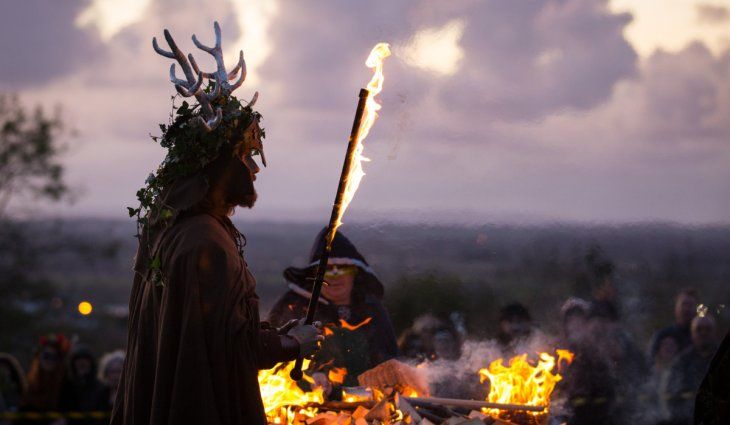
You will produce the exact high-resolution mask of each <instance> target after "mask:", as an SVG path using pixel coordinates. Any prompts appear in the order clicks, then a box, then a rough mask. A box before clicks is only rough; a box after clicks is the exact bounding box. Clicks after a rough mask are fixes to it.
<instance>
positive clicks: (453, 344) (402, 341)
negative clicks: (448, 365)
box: [398, 314, 462, 361]
mask: <svg viewBox="0 0 730 425" xmlns="http://www.w3.org/2000/svg"><path fill="white" fill-rule="evenodd" d="M461 343H462V341H461V336H460V335H459V332H458V331H457V329H456V327H455V325H454V324H453V323H452V322H451V321H449V320H443V319H440V318H438V317H436V316H434V315H432V314H424V315H422V316H419V317H418V318H416V320H415V321H414V322H413V326H411V327H410V328H408V329H406V330H405V331H404V332H403V333H402V334H401V336H400V338H398V348H399V349H400V352H401V353H402V355H403V356H404V357H407V358H410V359H416V360H418V361H423V360H437V359H444V360H456V359H458V358H459V355H460V354H461Z"/></svg>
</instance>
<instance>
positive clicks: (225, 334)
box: [111, 22, 323, 425]
mask: <svg viewBox="0 0 730 425" xmlns="http://www.w3.org/2000/svg"><path fill="white" fill-rule="evenodd" d="M215 36H216V43H215V47H207V46H205V45H203V44H202V43H200V42H199V41H198V39H197V38H196V37H195V36H193V42H194V43H195V45H196V46H197V47H198V48H200V49H201V50H203V51H205V52H207V53H209V54H211V55H212V56H213V57H214V58H215V61H216V64H217V69H216V71H215V72H210V73H207V72H203V71H201V70H200V69H199V68H198V65H197V63H196V62H195V60H194V59H193V56H192V55H188V56H187V58H186V57H185V55H184V54H183V53H182V52H181V51H180V49H179V48H178V46H177V45H176V43H175V41H174V40H173V38H172V36H171V35H170V33H169V32H168V31H167V30H165V39H166V40H167V44H168V45H169V47H170V51H167V50H163V49H162V48H160V47H159V45H158V44H157V40H156V39H153V42H152V43H153V47H154V49H155V51H156V52H157V53H159V54H160V55H162V56H164V57H167V58H170V59H174V60H175V61H177V63H178V64H179V65H180V67H181V68H182V71H183V73H184V75H185V79H180V78H178V77H177V76H176V74H175V64H174V63H173V64H172V65H171V67H170V79H171V80H172V82H173V84H174V85H175V89H176V90H177V92H178V93H179V94H180V95H181V96H183V97H193V96H194V97H195V99H196V100H197V104H193V105H190V104H188V103H187V102H182V104H181V105H179V106H177V107H175V113H174V115H173V117H172V118H171V122H170V123H169V124H168V125H161V126H160V128H161V130H162V136H161V137H157V138H154V139H155V141H158V142H159V143H160V144H161V146H163V147H165V148H167V149H168V152H167V156H166V158H165V160H164V161H163V163H162V164H161V165H160V167H159V168H158V169H157V171H156V172H155V173H153V174H151V175H150V176H149V177H148V178H147V180H146V186H145V187H143V188H142V189H140V190H139V191H138V192H137V198H138V199H139V201H140V205H139V207H137V208H129V213H130V216H135V217H136V218H137V221H138V236H139V248H138V251H137V257H136V260H135V266H134V270H135V277H134V286H133V288H132V293H131V297H130V303H129V308H130V311H129V325H128V326H129V335H128V344H127V353H126V361H125V364H124V369H123V372H122V378H121V381H120V385H119V390H118V393H117V399H116V402H115V407H114V412H113V414H112V421H111V423H112V424H113V425H132V424H134V425H141V424H155V425H162V424H175V425H180V424H196V425H197V424H225V425H229V424H230V425H238V424H263V423H265V416H264V409H263V406H262V403H261V395H260V392H259V386H258V380H257V375H258V370H259V369H261V368H268V367H272V366H274V365H275V364H276V363H277V362H280V361H286V360H292V359H294V358H296V357H297V356H304V357H306V356H309V355H311V354H312V353H313V352H314V351H316V350H317V348H318V346H319V343H320V342H321V340H322V338H323V337H322V336H321V335H320V332H319V330H318V329H317V327H316V326H312V325H304V324H303V322H290V323H288V324H287V325H286V326H285V327H283V328H280V329H274V328H271V327H270V326H268V325H267V324H266V323H264V322H260V321H259V310H258V296H257V295H256V291H255V285H256V283H255V280H254V278H253V276H252V275H251V273H250V272H249V271H248V267H247V265H246V262H245V261H244V259H243V247H244V244H245V238H244V237H243V235H242V234H241V233H239V232H238V230H237V229H236V228H235V226H234V225H233V223H232V222H231V221H230V219H229V216H230V214H231V213H232V212H233V210H234V208H235V207H236V206H243V207H248V208H250V207H252V206H253V205H254V203H255V201H256V191H255V189H254V185H253V182H254V180H255V179H256V173H257V172H258V171H259V167H258V165H257V164H256V161H255V160H254V156H257V155H260V156H261V162H262V163H263V164H264V165H266V160H265V158H264V155H263V146H262V143H261V139H262V137H263V136H264V134H263V130H261V128H260V127H259V121H260V119H261V115H260V114H259V113H258V112H255V111H253V109H252V107H253V104H254V102H255V100H256V97H257V94H256V95H254V98H253V100H252V101H251V102H249V103H242V102H241V101H239V100H238V99H237V98H236V97H235V96H233V95H232V94H231V92H232V91H233V90H235V89H236V88H238V87H239V86H240V85H241V84H242V83H243V81H244V80H245V78H246V63H245V62H244V59H243V52H241V53H240V55H239V60H238V64H237V65H236V67H235V68H234V69H233V70H231V71H230V72H228V71H226V68H225V65H224V62H223V54H222V50H221V30H220V26H219V25H218V23H217V22H216V23H215ZM206 80H207V84H205V82H206ZM229 81H235V83H233V84H231V83H229Z"/></svg>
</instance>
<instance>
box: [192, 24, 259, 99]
mask: <svg viewBox="0 0 730 425" xmlns="http://www.w3.org/2000/svg"><path fill="white" fill-rule="evenodd" d="M213 29H214V30H215V47H208V46H206V45H204V44H203V43H201V42H200V41H198V37H196V36H195V35H193V43H195V46H196V47H197V48H198V49H200V50H202V51H204V52H207V53H209V54H211V55H212V56H213V58H215V63H216V66H217V68H216V71H215V72H203V75H205V76H206V77H207V78H209V79H211V80H213V81H215V82H216V88H217V87H218V86H220V87H221V90H222V91H223V93H224V95H226V96H228V95H230V94H231V92H233V90H235V89H237V88H239V87H241V84H243V82H244V81H245V80H246V61H245V60H244V59H243V50H241V51H240V52H239V54H238V63H237V64H236V66H235V67H234V68H233V69H232V70H231V71H230V72H226V66H225V64H224V62H223V50H222V49H221V26H220V25H219V24H218V22H217V21H216V22H214V23H213ZM188 57H189V58H190V63H191V64H192V65H193V69H194V70H195V72H201V71H200V69H199V68H198V64H197V63H196V62H195V59H193V56H192V55H188ZM239 71H240V74H239ZM236 76H238V80H237V81H236V82H235V83H233V84H229V83H228V81H229V80H233V79H235V78H236Z"/></svg>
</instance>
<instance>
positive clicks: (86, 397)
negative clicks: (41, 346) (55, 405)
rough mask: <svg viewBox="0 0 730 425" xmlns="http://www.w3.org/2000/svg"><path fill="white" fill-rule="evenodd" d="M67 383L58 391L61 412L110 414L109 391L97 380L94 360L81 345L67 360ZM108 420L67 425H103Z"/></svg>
mask: <svg viewBox="0 0 730 425" xmlns="http://www.w3.org/2000/svg"><path fill="white" fill-rule="evenodd" d="M66 369H67V373H66V379H65V380H64V384H63V386H62V388H61V397H60V402H59V408H60V410H61V411H63V412H99V411H108V410H111V409H110V406H109V389H108V388H107V387H106V386H104V385H103V384H102V383H101V382H99V380H98V379H97V377H96V360H95V359H94V356H93V355H92V354H91V351H90V350H89V349H88V348H87V347H86V346H84V345H77V346H75V347H74V349H73V350H72V352H71V355H70V356H69V361H68V365H67V367H66ZM107 422H108V419H103V420H100V419H68V420H67V423H68V424H69V425H92V424H94V425H95V424H99V425H101V424H104V423H107Z"/></svg>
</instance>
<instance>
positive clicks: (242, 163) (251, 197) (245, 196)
mask: <svg viewBox="0 0 730 425" xmlns="http://www.w3.org/2000/svg"><path fill="white" fill-rule="evenodd" d="M261 137H262V131H261V128H260V127H259V124H258V118H256V119H255V120H254V121H253V122H252V123H250V124H249V126H248V127H247V128H246V129H245V130H244V131H243V132H242V134H241V139H240V140H238V141H237V143H236V144H235V147H234V149H233V162H234V164H233V166H232V167H231V168H233V171H232V174H233V175H232V176H231V179H230V180H229V188H228V189H229V190H228V191H227V194H228V196H227V197H226V198H227V199H226V200H227V201H228V202H229V203H230V204H231V205H237V206H241V207H246V208H252V207H253V205H254V204H255V203H256V198H257V194H256V189H255V188H254V185H253V182H254V181H256V174H257V173H258V172H259V171H261V169H260V168H259V166H258V164H257V163H256V161H255V160H254V157H256V156H258V157H259V158H260V159H261V163H262V164H263V165H264V167H265V166H266V157H265V156H264V147H263V145H262V143H261Z"/></svg>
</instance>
